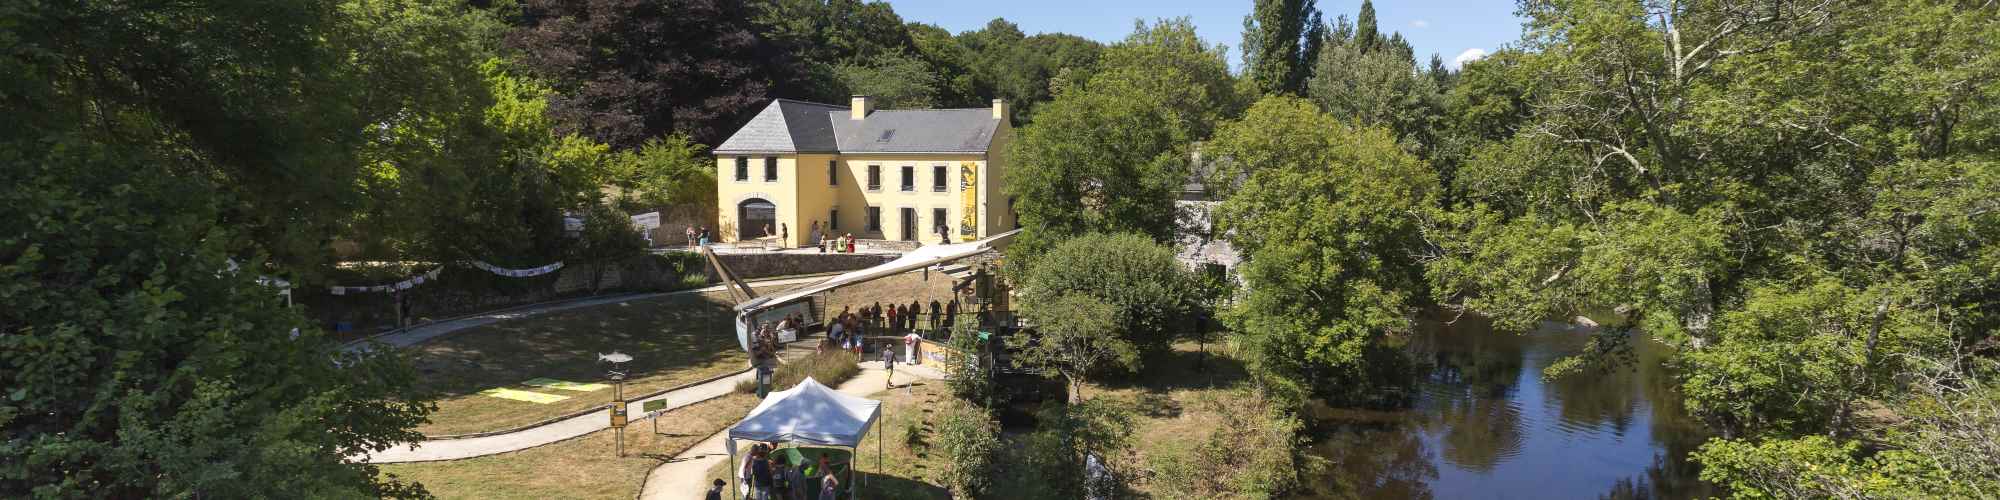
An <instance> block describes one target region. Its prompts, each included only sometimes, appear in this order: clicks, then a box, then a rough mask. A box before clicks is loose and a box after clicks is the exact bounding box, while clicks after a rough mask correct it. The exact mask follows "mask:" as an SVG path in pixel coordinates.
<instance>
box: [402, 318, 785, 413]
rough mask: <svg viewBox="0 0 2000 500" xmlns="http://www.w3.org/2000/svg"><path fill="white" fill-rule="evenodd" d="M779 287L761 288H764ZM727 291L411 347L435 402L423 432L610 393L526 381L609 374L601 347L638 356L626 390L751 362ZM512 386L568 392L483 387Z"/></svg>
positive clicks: (518, 323)
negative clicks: (527, 397) (518, 394)
mask: <svg viewBox="0 0 2000 500" xmlns="http://www.w3.org/2000/svg"><path fill="white" fill-rule="evenodd" d="M771 289H774V288H771V287H767V288H766V289H760V290H759V292H764V291H767V290H771ZM732 305H733V304H732V303H731V302H729V298H728V294H727V293H726V292H710V293H687V294H678V295H669V296H666V297H658V298H651V299H644V300H633V301H626V302H617V303H612V304H606V305H602V306H596V307H590V308H584V309H574V310H569V311H562V312H556V313H550V314H545V315H540V316H534V317H530V318H524V319H518V320H511V321H503V322H500V323H496V324H492V325H486V326H481V327H477V328H471V329H467V330H464V331H461V332H457V333H454V334H451V335H449V336H446V337H444V338H440V339H438V340H435V341H431V342H427V343H423V344H419V345H416V346H413V347H411V348H410V349H409V352H410V354H411V355H412V361H413V362H414V363H415V364H416V367H417V369H418V370H419V372H420V373H421V374H422V375H421V377H420V380H419V381H418V384H419V387H420V388H421V389H424V390H427V391H431V392H432V394H435V395H436V396H437V401H438V403H437V404H438V411H437V413H435V414H433V415H432V416H431V422H430V423H429V424H426V425H423V426H419V427H418V428H417V431H419V432H422V433H424V434H425V435H431V436H441V435H452V434H469V433H475V432H486V431H497V430H505V429H512V428H516V427H520V426H523V425H527V424H531V423H535V422H539V421H543V420H547V419H550V418H554V417H557V416H560V415H564V414H568V413H571V412H575V411H579V410H584V409H588V408H592V407H597V406H602V405H604V404H605V403H607V402H609V401H611V392H612V390H611V389H609V388H605V389H601V390H596V391H582V392H580V391H566V390H560V389H550V388H540V387H532V386H527V385H523V384H521V383H522V382H525V381H528V380H531V379H535V378H552V379H558V380H565V381H569V382H577V383H607V384H608V381H607V380H606V379H605V369H606V368H607V365H605V364H604V363H600V362H598V361H597V354H598V353H608V352H611V351H619V352H624V353H626V354H631V355H632V358H633V360H632V362H630V363H626V366H625V367H624V368H625V371H626V373H627V376H628V378H627V381H626V384H625V393H626V395H627V396H628V398H629V397H631V396H636V395H639V394H645V393H649V392H653V391H658V390H662V389H667V388H671V387H675V386H679V385H684V384H688V383H692V382H696V381H699V380H702V379H706V378H710V377H715V376H718V375H723V374H727V373H731V372H735V371H738V370H742V369H744V368H746V367H747V366H748V361H747V360H748V358H747V357H746V356H745V355H744V353H743V352H742V351H741V350H739V349H738V348H737V345H736V334H735V329H734V328H733V327H731V326H730V321H731V319H732V317H733V314H734V313H733V312H732V310H731V306H732ZM493 388H509V389H518V390H524V391H532V392H538V393H543V394H554V395H560V396H568V399H564V400H562V401H557V402H553V403H549V404H538V403H531V402H526V401H515V400H509V399H501V398H496V397H491V396H485V395H481V394H479V392H480V391H484V390H487V389H493Z"/></svg>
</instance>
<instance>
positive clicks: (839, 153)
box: [715, 96, 1015, 247]
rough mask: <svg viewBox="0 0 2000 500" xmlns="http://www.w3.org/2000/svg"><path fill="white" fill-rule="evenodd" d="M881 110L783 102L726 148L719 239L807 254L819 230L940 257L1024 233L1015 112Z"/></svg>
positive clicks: (720, 156)
mask: <svg viewBox="0 0 2000 500" xmlns="http://www.w3.org/2000/svg"><path fill="white" fill-rule="evenodd" d="M870 101H871V99H869V98H868V97H867V96H855V97H854V98H853V100H852V101H851V102H850V105H849V106H835V105H830V104H819V103H811V102H803V101H794V100H789V99H777V100H774V101H772V102H771V104H770V105H768V106H766V107H765V108H764V110H763V111H761V112H759V113H758V114H757V116H756V117H755V118H752V119H751V120H750V122H749V123H748V124H745V125H744V126H743V127H742V128H740V129H738V130H737V131H736V133H734V134H732V135H730V137H729V139H728V140H725V141H723V142H722V144H721V145H719V146H716V148H715V165H716V176H715V179H716V204H717V207H716V208H717V210H716V212H717V217H716V219H717V223H718V227H717V228H716V231H715V235H716V237H717V238H718V239H720V240H721V241H725V242H741V241H750V240H764V241H778V242H779V243H780V244H782V245H784V246H787V247H801V246H807V245H812V244H814V243H815V241H814V240H813V237H814V236H815V234H816V232H815V229H817V234H820V235H825V236H826V237H828V238H831V237H833V236H837V235H842V234H852V235H854V236H855V237H856V238H862V239H881V240H899V241H913V242H919V243H921V244H926V245H929V244H937V243H941V242H953V243H956V242H964V241H971V240H976V239H979V238H983V237H986V236H989V235H992V234H998V233H1001V232H1005V231H1007V230H1011V229H1013V228H1014V227H1015V219H1014V212H1013V204H1012V202H1011V201H1010V200H1009V198H1008V197H1007V195H1006V185H1005V179H1004V176H1003V173H1004V172H1005V166H1006V160H1005V158H1004V156H1005V152H1006V144H1007V142H1008V141H1009V140H1011V139H1012V138H1013V134H1014V131H1013V127H1012V126H1011V125H1009V124H1008V121H1009V119H1008V116H1007V114H1008V110H1007V106H1006V103H1005V102H1003V101H1001V100H998V99H995V100H994V101H993V106H992V107H991V108H972V109H918V110H877V109H873V108H872V106H871V104H872V103H871V102H870ZM780 235H782V238H780Z"/></svg>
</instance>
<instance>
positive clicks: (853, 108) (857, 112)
mask: <svg viewBox="0 0 2000 500" xmlns="http://www.w3.org/2000/svg"><path fill="white" fill-rule="evenodd" d="M874 111H875V103H874V102H873V100H872V99H869V98H868V96H865V95H858V96H854V98H853V100H852V101H851V102H850V103H849V105H848V106H847V112H848V118H850V119H854V120H859V119H862V118H867V117H868V113H872V112H874Z"/></svg>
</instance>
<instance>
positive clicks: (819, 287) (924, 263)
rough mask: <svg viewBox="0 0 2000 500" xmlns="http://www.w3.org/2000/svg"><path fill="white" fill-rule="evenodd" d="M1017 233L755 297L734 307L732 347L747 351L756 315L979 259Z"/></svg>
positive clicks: (933, 249) (925, 251)
mask: <svg viewBox="0 0 2000 500" xmlns="http://www.w3.org/2000/svg"><path fill="white" fill-rule="evenodd" d="M1020 232H1021V230H1019V229H1015V230H1013V231H1008V232H1005V233H1000V234H996V235H993V236H991V237H988V238H986V239H983V240H979V241H968V242H965V243H953V244H949V245H930V246H925V247H921V248H918V249H916V250H914V251H911V252H910V253H906V254H903V256H902V257H897V258H896V260H892V261H888V262H884V263H882V264H879V265H876V266H875V267H870V268H867V269H862V270H858V271H849V272H846V273H843V274H841V275H839V276H834V277H832V278H827V279H826V280H825V281H821V282H818V283H814V284H811V285H806V286H802V287H799V288H795V289H792V290H788V291H786V292H784V293H781V294H778V295H772V296H767V297H758V298H756V299H754V300H750V301H748V302H744V303H742V304H738V305H737V306H736V343H737V345H738V346H741V347H742V348H743V350H745V351H748V350H750V319H751V317H752V316H755V315H756V314H757V313H758V312H760V311H763V310H766V309H770V308H774V307H778V306H782V305H785V304H789V303H792V302H796V301H798V300H801V299H805V298H807V297H811V296H812V295H813V294H816V293H820V292H824V291H827V290H832V289H835V288H840V287H843V286H848V285H853V284H856V283H863V282H867V281H872V280H876V279H881V278H887V277H890V276H895V275H897V274H902V273H905V272H909V271H914V270H917V269H923V268H926V267H930V266H935V265H938V264H943V263H947V262H952V261H956V260H959V259H963V258H966V257H971V256H974V255H979V254H981V253H985V252H986V251H988V250H993V249H996V248H1000V247H1002V246H1005V244H1006V243H1007V242H1009V241H1012V240H1013V239H1014V235H1016V234H1019V233H1020Z"/></svg>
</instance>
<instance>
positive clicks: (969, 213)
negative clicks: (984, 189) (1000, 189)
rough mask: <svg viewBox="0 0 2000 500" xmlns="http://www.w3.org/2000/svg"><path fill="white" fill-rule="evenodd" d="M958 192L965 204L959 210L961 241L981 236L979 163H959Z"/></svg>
mask: <svg viewBox="0 0 2000 500" xmlns="http://www.w3.org/2000/svg"><path fill="white" fill-rule="evenodd" d="M958 192H959V196H961V197H962V199H963V200H964V201H963V206H962V207H961V209H960V210H959V214H960V215H959V218H958V235H959V236H960V237H961V238H959V239H960V241H970V240H973V239H977V238H978V236H979V164H978V163H973V162H969V161H968V162H961V163H959V164H958Z"/></svg>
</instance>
